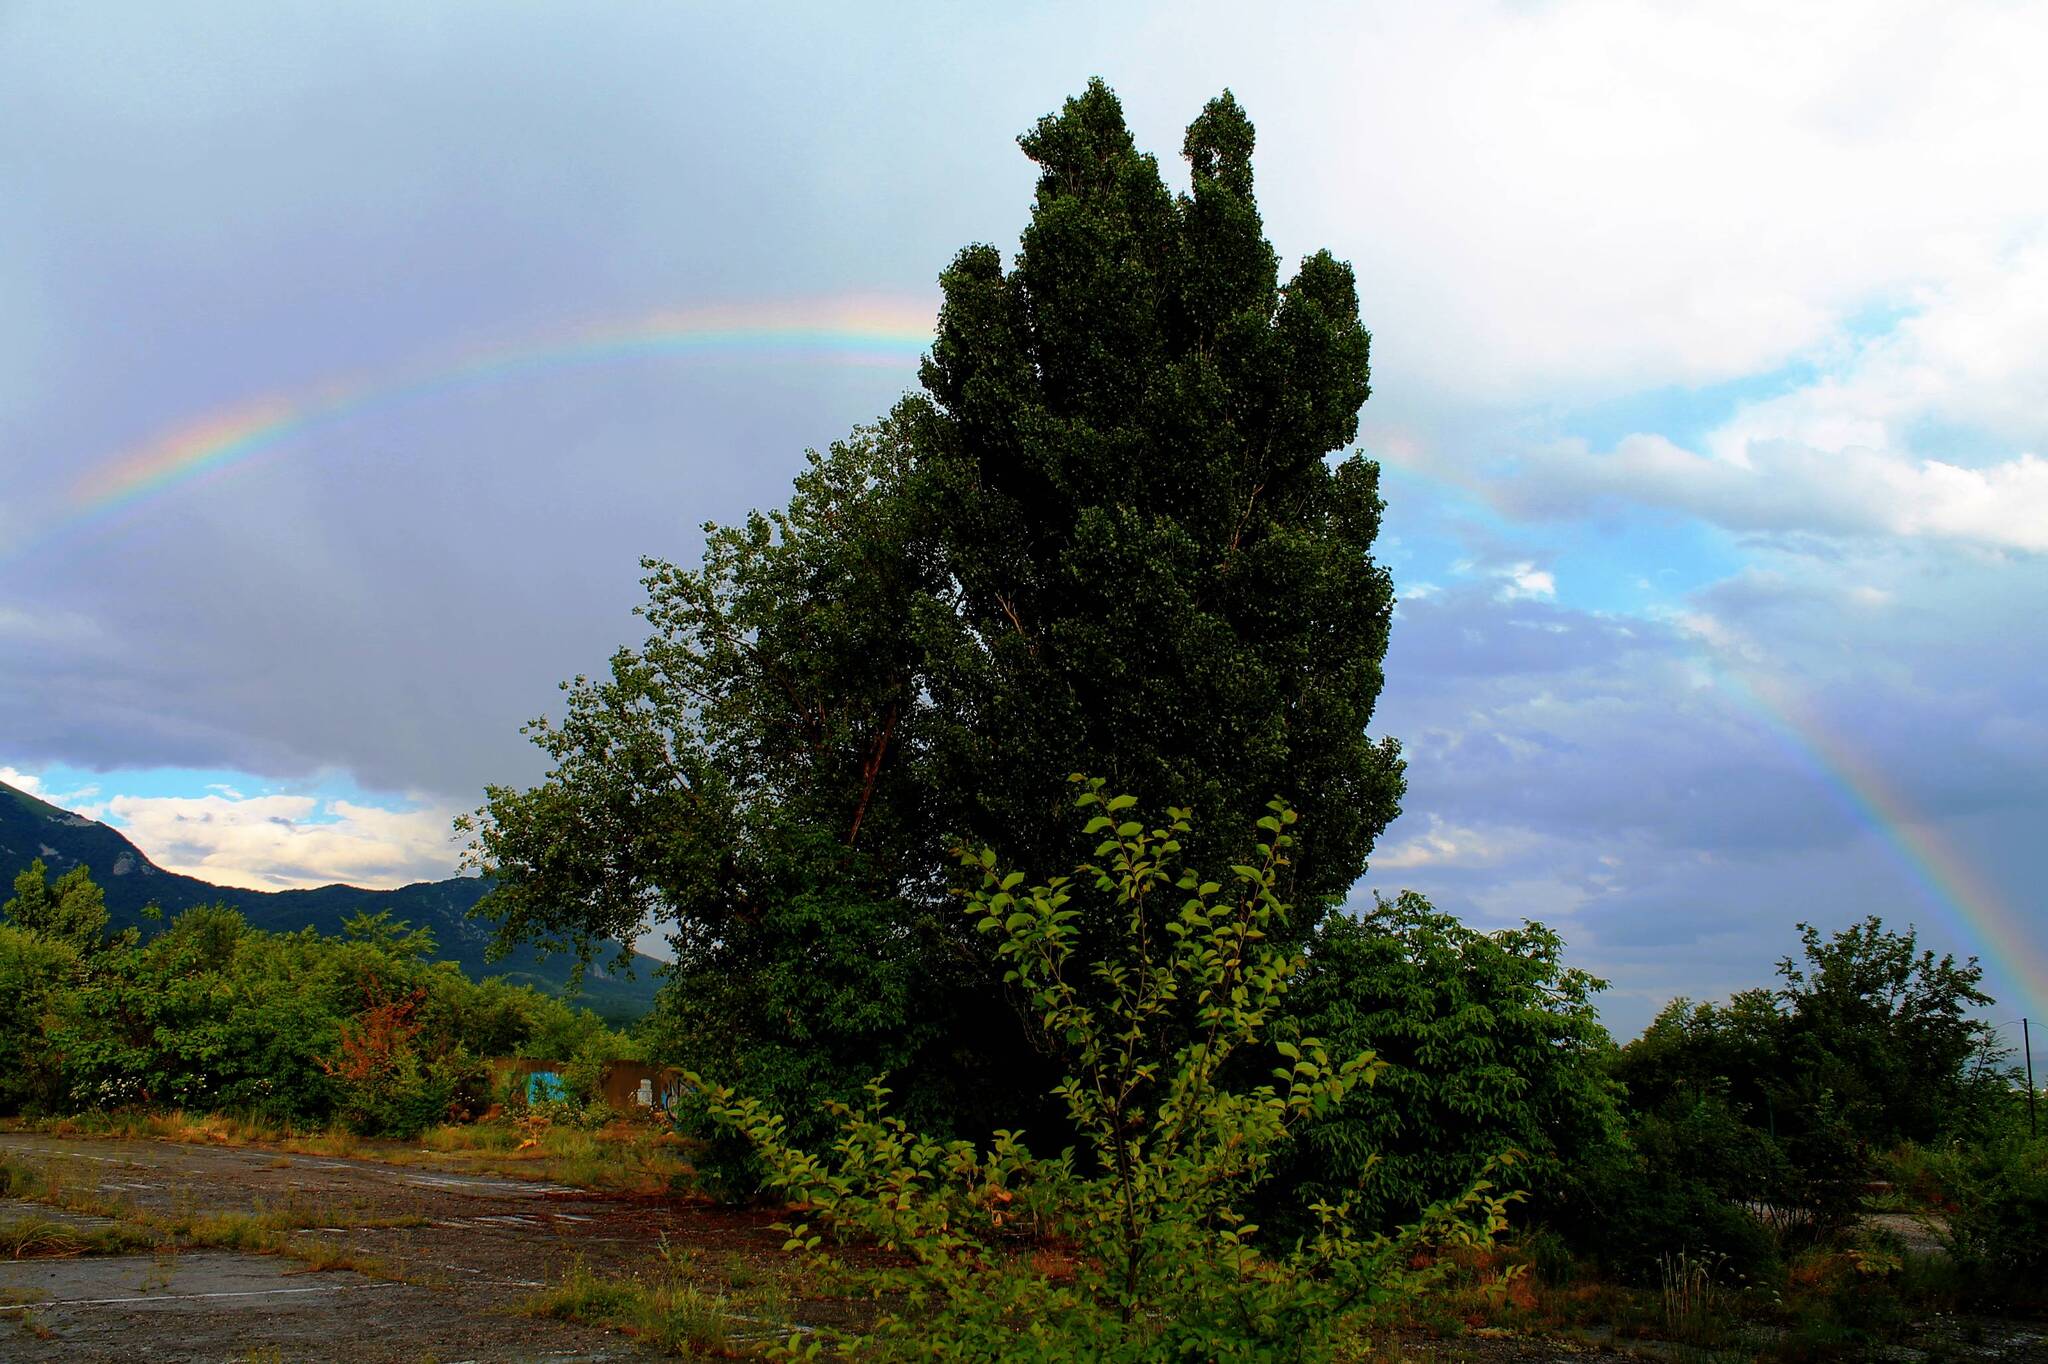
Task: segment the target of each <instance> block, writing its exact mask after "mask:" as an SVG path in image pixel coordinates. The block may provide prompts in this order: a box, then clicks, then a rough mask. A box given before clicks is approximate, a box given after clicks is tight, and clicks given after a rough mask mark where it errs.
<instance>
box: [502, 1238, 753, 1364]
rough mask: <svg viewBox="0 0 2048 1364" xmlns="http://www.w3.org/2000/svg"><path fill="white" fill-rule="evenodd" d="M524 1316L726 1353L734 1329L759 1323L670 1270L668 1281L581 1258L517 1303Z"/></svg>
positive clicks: (668, 1348)
mask: <svg viewBox="0 0 2048 1364" xmlns="http://www.w3.org/2000/svg"><path fill="white" fill-rule="evenodd" d="M519 1310H520V1311H521V1312H524V1313H525V1314H526V1315H528V1316H534V1317H552V1318H554V1319H556V1320H558V1321H573V1322H580V1323H582V1324H583V1325H586V1326H605V1327H610V1328H611V1329H613V1330H617V1331H625V1332H628V1333H630V1334H631V1335H633V1336H634V1337H636V1338H637V1339H638V1340H639V1341H640V1343H641V1344H643V1345H645V1346H647V1347H648V1348H649V1349H652V1350H656V1351H658V1352H660V1353H662V1354H667V1355H680V1356H683V1357H685V1358H688V1357H690V1356H693V1355H728V1354H732V1353H733V1352H734V1346H735V1344H736V1343H737V1342H736V1341H735V1339H734V1337H735V1334H736V1333H739V1332H741V1331H742V1330H743V1329H744V1328H746V1327H749V1326H755V1325H758V1323H756V1322H754V1321H753V1320H751V1319H750V1318H749V1317H744V1316H742V1315H740V1314H736V1313H735V1312H734V1311H733V1310H732V1307H731V1304H730V1301H729V1300H728V1299H727V1298H726V1297H725V1295H723V1294H714V1293H710V1292H707V1291H705V1290H704V1289H703V1288H701V1287H699V1286H697V1285H696V1284H694V1283H691V1282H689V1281H688V1280H687V1279H686V1278H684V1277H683V1276H682V1275H681V1274H679V1273H675V1272H671V1273H670V1274H669V1275H668V1276H667V1279H666V1281H657V1282H653V1283H649V1282H647V1281H645V1280H642V1279H634V1278H614V1277H607V1276H602V1275H598V1274H595V1273H593V1272H592V1271H591V1269H590V1266H589V1265H588V1264H586V1263H584V1262H583V1261H582V1260H580V1259H579V1260H577V1261H576V1263H575V1264H573V1265H571V1266H570V1268H569V1272H568V1273H567V1274H566V1275H564V1276H563V1277H562V1280H561V1282H559V1283H557V1284H555V1285H554V1286H553V1287H552V1288H549V1289H547V1290H545V1291H543V1292H541V1293H537V1294H535V1295H534V1296H533V1297H531V1298H529V1299H527V1300H526V1301H525V1302H524V1303H522V1304H520V1307H519Z"/></svg>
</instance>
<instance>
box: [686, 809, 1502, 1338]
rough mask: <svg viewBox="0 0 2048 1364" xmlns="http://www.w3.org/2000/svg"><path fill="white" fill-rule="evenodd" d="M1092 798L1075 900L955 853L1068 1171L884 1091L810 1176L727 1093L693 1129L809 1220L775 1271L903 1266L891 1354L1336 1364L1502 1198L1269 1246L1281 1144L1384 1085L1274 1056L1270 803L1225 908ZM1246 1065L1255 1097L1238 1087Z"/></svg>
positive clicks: (1368, 1075)
mask: <svg viewBox="0 0 2048 1364" xmlns="http://www.w3.org/2000/svg"><path fill="white" fill-rule="evenodd" d="M1100 786H1101V784H1100V783H1099V782H1098V783H1091V784H1090V786H1089V789H1088V790H1087V792H1086V793H1085V794H1084V795H1083V796H1082V797H1081V804H1082V806H1083V807H1084V808H1093V809H1097V810H1099V811H1100V813H1097V814H1096V815H1095V817H1094V818H1093V819H1092V820H1090V822H1089V823H1088V826H1087V832H1088V833H1089V834H1092V835H1101V836H1103V838H1102V842H1101V844H1100V845H1099V846H1098V847H1097V849H1096V858H1097V859H1098V861H1097V862H1094V863H1089V864H1086V865H1083V866H1082V867H1080V868H1079V869H1078V870H1077V871H1076V872H1075V873H1074V875H1073V876H1072V877H1064V876H1063V877H1055V878H1053V879H1051V880H1050V881H1047V882H1045V883H1043V884H1041V885H1036V886H1031V887H1029V888H1026V887H1025V886H1024V884H1023V883H1024V880H1025V877H1024V873H1022V872H1020V871H1011V872H1008V873H1004V872H1003V871H1001V870H1000V869H999V868H998V866H997V862H996V858H995V854H994V853H993V852H989V851H982V852H979V853H963V859H964V861H965V862H966V865H967V866H968V868H969V870H970V872H972V873H973V874H976V875H977V876H978V877H979V880H980V885H979V887H978V888H977V889H975V890H974V891H972V892H971V893H970V894H969V895H968V897H967V906H966V908H967V911H968V915H969V920H970V922H972V923H973V925H974V926H975V928H976V930H977V931H979V932H980V933H981V934H983V935H985V936H986V937H987V938H988V939H990V940H992V941H993V942H994V944H995V953H996V960H997V963H998V964H999V966H1000V968H1001V970H1002V981H1003V984H1004V985H1005V986H1006V987H1008V988H1009V989H1011V990H1012V991H1013V992H1014V997H1016V998H1017V999H1018V1000H1019V1001H1020V1007H1021V1009H1022V1011H1023V1013H1024V1014H1025V1016H1026V1019H1027V1021H1028V1022H1029V1024H1030V1025H1031V1027H1032V1029H1033V1031H1034V1032H1035V1033H1037V1034H1038V1036H1039V1037H1040V1038H1041V1039H1042V1041H1043V1042H1044V1043H1045V1045H1046V1046H1047V1047H1048V1049H1049V1050H1051V1051H1052V1052H1053V1053H1055V1054H1056V1055H1058V1056H1059V1057H1061V1058H1062V1059H1063V1060H1064V1061H1065V1063H1066V1065H1067V1067H1068V1070H1067V1074H1066V1076H1065V1078H1064V1079H1063V1080H1062V1081H1061V1082H1060V1084H1059V1087H1058V1091H1057V1092H1058V1094H1059V1096H1060V1099H1061V1101H1062V1103H1063V1104H1064V1106H1065V1108H1066V1111H1067V1117H1068V1122H1069V1125H1070V1129H1071V1130H1072V1131H1073V1132H1075V1133H1077V1134H1078V1135H1079V1138H1080V1140H1079V1143H1078V1145H1077V1146H1076V1147H1074V1148H1070V1149H1068V1150H1067V1151H1065V1152H1064V1153H1062V1154H1061V1155H1059V1156H1057V1157H1050V1158H1048V1157H1041V1156H1036V1155H1034V1154H1032V1153H1031V1151H1030V1150H1029V1149H1028V1148H1027V1147H1026V1146H1025V1145H1024V1143H1023V1141H1022V1139H1021V1134H1019V1133H1017V1132H1014V1131H1002V1132H998V1133H997V1134H996V1135H995V1138H994V1140H993V1141H992V1142H990V1143H989V1145H988V1146H987V1147H986V1148H985V1149H978V1148H977V1147H976V1146H974V1145H973V1144H971V1143H968V1142H965V1141H941V1140H936V1139H933V1138H930V1137H927V1136H923V1135H921V1134H919V1133H917V1132H915V1131H914V1130H912V1129H911V1128H910V1127H909V1125H908V1124H907V1123H905V1122H904V1121H903V1120H901V1119H899V1118H895V1117H892V1116H889V1115H887V1114H886V1113H884V1112H883V1110H882V1104H883V1101H884V1099H885V1097H886V1095H887V1090H886V1089H884V1088H883V1087H882V1086H881V1085H880V1084H879V1083H876V1084H875V1085H873V1086H871V1088H870V1102H869V1103H868V1104H867V1105H866V1106H863V1107H852V1106H848V1105H843V1104H833V1105H831V1106H830V1111H831V1112H832V1114H833V1115H834V1117H835V1118H836V1119H837V1120H838V1123H839V1127H840V1133H839V1136H838V1139H837V1140H836V1141H835V1142H834V1143H833V1144H832V1147H831V1149H830V1151H829V1153H828V1154H825V1155H818V1154H813V1153H811V1152H807V1151H805V1150H803V1149H801V1148H800V1147H799V1146H797V1145H795V1144H793V1143H792V1141H791V1140H790V1138H789V1134H788V1133H789V1129H788V1125H787V1124H786V1123H785V1122H784V1121H783V1119H782V1118H781V1117H779V1116H777V1115H775V1114H773V1113H771V1112H770V1111H769V1110H768V1109H767V1108H766V1107H765V1106H764V1105H762V1104H761V1103H760V1102H759V1101H758V1100H756V1099H753V1098H748V1097H741V1096H739V1095H736V1094H735V1093H733V1091H732V1090H730V1089H728V1088H723V1087H712V1088H711V1089H710V1090H709V1093H708V1096H707V1104H708V1107H709V1110H710V1112H711V1114H712V1116H713V1117H714V1118H715V1119H716V1120H718V1121H720V1122H722V1123H724V1124H726V1125H728V1126H730V1127H731V1128H732V1129H733V1130H735V1131H736V1132H739V1133H741V1134H744V1135H745V1136H746V1137H747V1138H748V1139H749V1140H750V1141H751V1143H752V1144H753V1146H754V1147H755V1149H756V1151H757V1152H758V1154H759V1157H760V1159H761V1162H762V1164H763V1166H764V1167H765V1169H766V1171H767V1183H768V1184H769V1185H770V1186H772V1187H774V1188H775V1189H777V1190H778V1191H779V1192H780V1193H781V1194H782V1195H783V1196H785V1197H786V1198H788V1199H789V1200H790V1201H791V1202H792V1203H795V1204H798V1205H800V1206H803V1207H805V1208H807V1209H809V1211H810V1215H811V1216H812V1217H813V1218H814V1219H815V1220H816V1223H817V1225H818V1228H819V1229H818V1230H813V1229H812V1226H811V1224H808V1223H806V1224H799V1225H796V1226H793V1227H791V1228H790V1229H789V1231H790V1235H789V1243H788V1244H789V1246H790V1248H792V1249H795V1250H799V1251H808V1252H813V1253H822V1252H823V1250H824V1240H825V1236H826V1235H827V1234H831V1235H834V1236H839V1237H845V1236H854V1237H859V1238H863V1239H869V1240H872V1241H874V1242H877V1243H879V1245H880V1246H881V1248H883V1249H884V1250H894V1251H900V1252H903V1253H905V1254H907V1255H908V1256H909V1257H910V1259H911V1261H912V1265H911V1267H910V1268H909V1269H908V1270H906V1271H902V1272H892V1271H886V1270H885V1271H881V1272H879V1273H870V1274H869V1275H868V1276H867V1277H869V1278H870V1279H872V1280H873V1282H874V1286H875V1287H876V1288H877V1289H889V1288H893V1289H898V1290H900V1291H902V1292H903V1293H904V1294H905V1295H906V1296H905V1298H904V1301H905V1302H906V1304H907V1306H908V1309H909V1310H908V1311H907V1312H906V1313H905V1314H903V1315H900V1316H899V1315H888V1316H885V1317H884V1318H883V1319H882V1320H881V1322H880V1323H879V1324H878V1327H877V1340H876V1342H875V1344H876V1345H878V1346H879V1347H880V1349H881V1351H882V1353H883V1354H884V1355H895V1354H912V1355H918V1354H931V1353H933V1344H934V1342H943V1343H944V1347H943V1348H944V1353H945V1354H946V1356H947V1357H949V1358H965V1359H1070V1358H1074V1357H1076V1355H1077V1354H1078V1353H1083V1352H1085V1353H1086V1354H1087V1356H1088V1357H1090V1358H1095V1359H1104V1360H1126V1359H1127V1360H1153V1359H1167V1358H1193V1359H1208V1360H1250V1359H1319V1358H1327V1357H1328V1356H1329V1355H1330V1353H1331V1351H1332V1347H1333V1345H1334V1344H1335V1342H1336V1341H1337V1339H1338V1338H1339V1337H1340V1335H1341V1333H1343V1332H1344V1331H1346V1330H1347V1329H1350V1328H1354V1327H1356V1326H1357V1325H1358V1324H1359V1323H1360V1322H1361V1321H1362V1320H1364V1319H1368V1318H1369V1317H1370V1316H1371V1315H1372V1314H1373V1313H1374V1312H1375V1311H1377V1310H1379V1309H1383V1308H1385V1307H1387V1306H1388V1305H1389V1304H1390V1303H1394V1302H1400V1301H1404V1300H1406V1299H1407V1298H1409V1297H1410V1296H1412V1295H1413V1294H1415V1293H1417V1292H1419V1291H1421V1289H1422V1288H1423V1287H1424V1286H1425V1285H1426V1283H1427V1282H1428V1280H1429V1279H1430V1277H1431V1273H1432V1271H1429V1270H1420V1269H1417V1268H1414V1267H1413V1266H1414V1265H1415V1263H1416V1262H1417V1259H1418V1252H1420V1251H1422V1250H1424V1249H1425V1248H1429V1247H1433V1246H1438V1245H1442V1244H1446V1243H1453V1242H1456V1243H1464V1244H1474V1243H1478V1242H1483V1241H1485V1240H1488V1239H1490V1238H1491V1236H1492V1235H1493V1234H1494V1233H1495V1232H1496V1231H1497V1230H1499V1229H1500V1228H1501V1227H1502V1226H1503V1225H1504V1216H1503V1211H1504V1206H1505V1202H1506V1199H1505V1198H1504V1197H1502V1196H1500V1195H1497V1194H1495V1193H1494V1192H1493V1191H1492V1188H1491V1186H1490V1185H1489V1184H1487V1183H1485V1182H1484V1181H1480V1182H1478V1183H1475V1184H1474V1185H1473V1186H1472V1187H1470V1188H1469V1189H1467V1190H1466V1191H1465V1192H1464V1193H1463V1194H1462V1196H1460V1197H1457V1198H1454V1199H1452V1200H1449V1201H1447V1202H1445V1203H1441V1204H1439V1205H1437V1206H1434V1207H1431V1208H1429V1209H1427V1210H1426V1211H1425V1212H1424V1213H1423V1215H1422V1216H1421V1217H1420V1218H1419V1219H1418V1220H1417V1221H1416V1222H1415V1223H1414V1224H1412V1225H1410V1226H1409V1227H1407V1228H1404V1229H1403V1230H1401V1231H1400V1232H1398V1233H1396V1234H1393V1235H1386V1234H1379V1233H1377V1232H1371V1231H1367V1230H1365V1229H1364V1228H1362V1227H1361V1225H1360V1224H1359V1222H1358V1221H1357V1219H1356V1217H1355V1210H1354V1208H1353V1206H1352V1205H1351V1204H1350V1203H1349V1202H1348V1201H1345V1200H1341V1199H1339V1200H1335V1201H1326V1202H1320V1203H1318V1204H1317V1205H1316V1206H1315V1208H1314V1209H1313V1210H1312V1213H1313V1219H1314V1227H1313V1230H1312V1231H1311V1232H1310V1233H1309V1234H1307V1235H1305V1236H1302V1237H1300V1238H1298V1239H1294V1240H1292V1241H1291V1242H1290V1241H1284V1240H1277V1239H1275V1238H1272V1237H1269V1236H1267V1235H1265V1234H1264V1233H1262V1231H1261V1229H1260V1228H1259V1227H1258V1226H1257V1225H1255V1224H1254V1223H1253V1222H1252V1221H1251V1220H1250V1219H1249V1217H1248V1216H1247V1214H1248V1213H1249V1212H1250V1210H1251V1204H1250V1199H1251V1195H1252V1193H1253V1192H1254V1191H1255V1189H1256V1188H1257V1186H1258V1185H1259V1183H1260V1182H1261V1181H1262V1180H1263V1179H1265V1178H1266V1177H1267V1176H1268V1175H1269V1174H1270V1173H1271V1171H1272V1169H1273V1165H1274V1160H1275V1157H1276V1155H1277V1154H1278V1153H1279V1152H1281V1151H1282V1150H1284V1149H1285V1148H1286V1146H1287V1144H1288V1143H1289V1141H1290V1140H1291V1137H1292V1134H1293V1132H1295V1131H1296V1130H1297V1129H1298V1128H1299V1127H1300V1126H1301V1125H1302V1124H1303V1123H1305V1122H1308V1121H1310V1120H1312V1119H1314V1118H1315V1117H1317V1116H1318V1115H1321V1114H1325V1113H1328V1112H1329V1111H1331V1110H1332V1108H1333V1107H1334V1106H1335V1105H1337V1104H1339V1103H1341V1102H1342V1101H1343V1100H1344V1099H1345V1097H1346V1096H1347V1095H1349V1094H1351V1093H1353V1092H1354V1091H1356V1090H1357V1089H1358V1088H1360V1087H1362V1086H1366V1085H1370V1084H1372V1083H1373V1082H1374V1081H1375V1080H1376V1079H1377V1078H1378V1077H1379V1076H1380V1075H1381V1074H1382V1073H1383V1072H1384V1071H1385V1069H1386V1067H1385V1065H1384V1063H1382V1062H1379V1061H1377V1060H1375V1059H1374V1058H1373V1057H1372V1056H1371V1055H1370V1054H1361V1055H1355V1056H1350V1057H1339V1058H1333V1057H1332V1055H1331V1053H1330V1052H1329V1051H1328V1049H1327V1048H1326V1047H1325V1046H1324V1044H1323V1043H1322V1042H1320V1041H1318V1040H1317V1039H1315V1038H1313V1037H1301V1038H1299V1039H1298V1040H1285V1039H1282V1040H1269V1038H1268V1029H1269V1027H1270V1025H1271V1023H1272V1021H1273V1019H1274V1018H1275V1017H1276V1015H1277V1013H1278V1010H1279V1008H1280V1006H1281V1004H1282V1002H1283V1000H1284V999H1285V997H1286V995H1287V991H1288V989H1289V987H1290V985H1291V983H1292V980H1293V978H1294V977H1295V976H1296V975H1297V974H1298V973H1299V972H1300V971H1301V969H1302V967H1303V964H1304V963H1303V959H1302V957H1301V955H1300V954H1299V953H1298V952H1296V951H1293V950H1291V949H1287V948H1283V947H1280V946H1276V945H1275V942H1276V940H1279V941H1284V936H1283V934H1284V930H1285V927H1286V921H1287V917H1288V913H1289V910H1288V907H1287V906H1286V905H1285V904H1283V903H1282V902H1281V900H1280V899H1279V896H1278V894H1277V889H1276V888H1277V886H1278V884H1279V882H1280V878H1281V875H1282V873H1283V871H1284V869H1285V868H1286V867H1287V865H1288V851H1289V849H1290V848H1291V847H1292V845H1293V838H1292V835H1291V834H1290V833H1288V832H1287V830H1288V829H1289V828H1290V827H1291V826H1292V825H1293V824H1294V822H1295V815H1294V813H1293V812H1292V811H1291V810H1288V809H1287V808H1285V807H1284V806H1281V805H1279V804H1278V803H1277V802H1276V803H1275V805H1274V807H1273V813H1272V814H1270V815H1268V816H1266V817H1265V818H1263V819H1261V820H1260V821H1259V834H1258V837H1259V838H1260V839H1261V840H1262V841H1261V842H1260V843H1259V844H1258V845H1257V856H1258V859H1259V860H1258V862H1257V863H1256V864H1244V865H1239V866H1237V867H1236V868H1234V869H1233V877H1234V880H1235V882H1236V889H1235V892H1234V893H1233V894H1231V895H1225V894H1224V893H1223V887H1222V885H1221V884H1219V883H1217V882H1214V881H1204V880H1202V879H1201V878H1200V877H1199V876H1197V875H1196V874H1195V873H1193V872H1192V871H1182V870H1181V869H1180V868H1179V866H1178V860H1179V854H1180V852H1181V840H1182V838H1183V837H1184V836H1185V835H1186V834H1187V833H1188V829H1189V821H1188V818H1187V812H1185V811H1181V810H1171V811H1169V812H1168V816H1169V817H1168V822H1167V823H1166V824H1165V825H1164V826H1163V827H1152V828H1147V827H1146V826H1145V825H1144V824H1143V823H1142V822H1141V821H1139V820H1137V819H1134V818H1131V817H1130V816H1129V814H1128V813H1127V812H1128V811H1129V809H1130V807H1131V806H1133V805H1135V803H1136V802H1135V799H1134V798H1133V797H1130V796H1117V797H1114V798H1111V799H1107V800H1105V799H1104V798H1103V796H1102V794H1101V790H1100ZM1239 1059H1243V1060H1244V1061H1247V1062H1251V1061H1254V1060H1256V1062H1257V1063H1258V1064H1259V1066H1260V1067H1262V1068H1267V1074H1268V1076H1269V1078H1267V1079H1265V1080H1264V1081H1263V1082H1261V1083H1256V1084H1242V1083H1234V1082H1233V1080H1232V1076H1233V1074H1234V1073H1235V1070H1236V1067H1235V1066H1234V1064H1233V1063H1234V1062H1235V1061H1237V1060H1239ZM1276 1063H1277V1064H1276ZM693 1082H694V1081H693ZM1027 1252H1035V1254H1027ZM1424 1258H1426V1257H1424ZM842 1268H844V1267H842ZM812 1344H813V1346H815V1344H816V1342H812Z"/></svg>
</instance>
